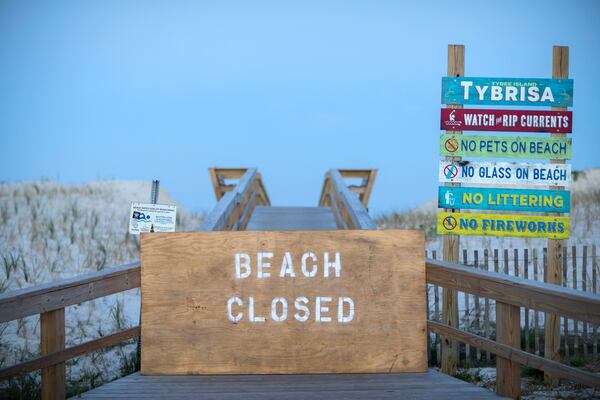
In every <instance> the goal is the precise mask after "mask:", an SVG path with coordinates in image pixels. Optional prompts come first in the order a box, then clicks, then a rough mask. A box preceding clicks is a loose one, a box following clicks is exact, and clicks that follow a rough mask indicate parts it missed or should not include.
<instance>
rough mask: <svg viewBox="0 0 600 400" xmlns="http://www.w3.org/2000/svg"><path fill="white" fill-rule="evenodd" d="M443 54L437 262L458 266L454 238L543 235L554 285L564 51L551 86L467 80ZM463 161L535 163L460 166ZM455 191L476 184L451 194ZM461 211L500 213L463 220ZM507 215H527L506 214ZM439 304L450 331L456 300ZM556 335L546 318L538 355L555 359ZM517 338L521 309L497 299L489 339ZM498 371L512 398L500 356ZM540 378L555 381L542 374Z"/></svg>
mask: <svg viewBox="0 0 600 400" xmlns="http://www.w3.org/2000/svg"><path fill="white" fill-rule="evenodd" d="M450 51H455V46H450V47H449V65H448V72H449V73H448V75H449V76H447V77H443V78H442V103H443V104H446V105H447V108H445V109H442V112H441V115H440V117H441V120H440V127H441V128H442V129H446V134H444V135H442V136H441V137H440V142H439V149H440V155H441V156H444V157H445V159H444V160H442V161H440V163H439V170H438V174H439V182H440V183H441V184H443V186H440V187H439V189H438V206H439V208H442V209H443V210H444V211H441V212H439V213H438V224H437V232H438V233H439V234H442V235H446V237H444V242H443V245H444V248H443V251H444V260H447V261H452V262H457V261H458V253H457V252H458V238H459V235H479V236H481V235H484V236H485V235H490V236H511V237H532V238H545V239H547V240H548V266H547V274H546V275H547V276H546V282H549V283H554V284H558V285H560V284H561V280H562V275H563V271H562V270H561V268H562V262H563V259H562V257H563V245H564V243H563V240H565V239H567V238H568V237H569V230H570V227H569V217H568V216H563V215H562V214H563V213H567V212H569V211H570V205H569V204H568V203H569V202H570V196H569V195H568V192H567V193H565V188H567V187H568V186H569V185H570V183H571V166H570V165H569V164H566V163H565V160H568V159H571V154H572V152H571V146H572V140H571V139H570V138H567V137H566V134H567V133H571V132H572V121H573V113H572V112H570V111H567V107H570V106H572V105H573V80H572V79H569V78H568V48H567V47H562V46H555V47H554V49H553V67H552V79H539V78H479V77H464V76H462V71H457V70H456V69H453V70H451V61H452V60H451V56H450ZM461 65H462V61H461ZM451 72H452V73H451ZM451 104H459V105H460V106H459V107H461V108H460V109H458V110H457V109H456V106H452V105H451ZM462 105H502V106H530V107H552V110H548V111H545V110H542V111H538V110H525V111H517V110H512V109H506V110H497V109H495V110H487V109H477V108H473V109H470V108H462ZM463 129H464V130H467V131H503V132H533V133H536V132H540V133H541V132H548V133H550V137H536V136H534V135H531V136H515V135H470V134H467V135H463V134H462V133H463V132H462V131H463ZM462 157H468V158H471V157H474V158H500V159H514V158H517V159H526V160H536V162H533V163H532V162H525V163H524V162H508V161H487V160H484V161H471V160H466V161H463V158H462ZM537 160H549V163H544V162H540V161H537ZM461 184H462V185H464V184H466V185H477V186H469V187H464V186H459V187H450V186H452V185H461ZM480 185H482V186H480ZM485 185H488V186H487V187H486V186H485ZM515 185H518V186H517V187H514V186H515ZM511 186H512V188H511ZM461 208H462V209H468V210H486V211H487V210H493V211H500V212H502V213H499V214H490V213H477V212H474V213H461V212H460V209H461ZM505 211H520V212H528V213H532V214H530V215H524V214H505V213H504V212H505ZM536 213H538V214H536ZM539 213H542V214H545V215H540V214H539ZM454 246H456V247H454ZM455 252H456V253H455ZM515 262H516V261H515ZM516 267H517V265H516V264H515V268H516ZM446 296H449V297H448V298H446ZM444 300H445V302H448V305H447V304H444V309H443V311H444V314H443V315H444V316H443V318H444V322H445V323H447V324H448V325H450V326H453V325H452V323H453V321H454V319H453V318H452V313H453V312H455V311H454V308H452V307H451V305H452V304H453V301H455V298H454V297H453V296H451V295H450V293H449V291H446V292H445V294H444ZM559 328H560V320H559V317H558V316H557V315H552V314H549V313H547V314H546V320H545V333H546V341H545V356H546V357H547V358H549V359H552V360H555V361H558V360H559V353H558V351H559V345H560V336H559ZM519 332H520V311H519V307H517V306H514V305H511V304H508V303H502V302H497V303H496V340H497V341H498V342H499V343H502V344H505V345H509V346H512V347H516V348H519V346H520V335H519ZM444 345H446V349H447V348H448V346H450V344H449V342H448V341H447V340H444V341H442V349H444ZM467 357H468V356H467ZM496 367H497V378H496V383H497V393H498V394H500V395H503V396H509V397H513V398H518V397H519V396H520V370H519V365H518V364H517V363H515V362H514V361H512V360H509V359H506V358H502V357H498V358H497V361H496ZM442 370H443V371H444V372H446V373H450V374H452V373H454V371H455V369H453V368H452V355H451V354H450V352H449V351H446V354H444V352H442ZM545 380H546V382H548V383H551V384H553V385H554V384H556V383H557V380H556V379H555V378H554V377H552V376H550V375H548V374H546V375H545Z"/></svg>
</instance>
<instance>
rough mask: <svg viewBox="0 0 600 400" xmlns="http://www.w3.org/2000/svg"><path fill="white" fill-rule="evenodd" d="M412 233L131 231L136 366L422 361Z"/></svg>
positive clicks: (201, 368) (227, 368) (341, 367)
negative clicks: (135, 254) (138, 342)
mask: <svg viewBox="0 0 600 400" xmlns="http://www.w3.org/2000/svg"><path fill="white" fill-rule="evenodd" d="M423 248H424V237H423V233H422V232H419V231H400V230H385V231H359V230H357V231H289V232H264V231H263V232H189V233H168V234H163V233H149V234H143V235H142V245H141V260H142V333H141V335H142V368H141V370H142V374H147V375H183V374H188V375H189V374H242V373H243V374H254V373H256V374H271V373H276V374H279V373H281V374H285V373H352V372H357V373H358V372H380V373H381V372H407V371H415V372H416V371H425V370H426V368H427V352H426V349H427V342H426V305H425V290H426V283H425V259H424V252H423Z"/></svg>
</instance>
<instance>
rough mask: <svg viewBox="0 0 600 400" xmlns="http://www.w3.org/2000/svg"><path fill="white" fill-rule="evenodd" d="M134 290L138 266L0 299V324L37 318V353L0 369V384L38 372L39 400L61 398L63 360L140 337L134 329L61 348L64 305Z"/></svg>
mask: <svg viewBox="0 0 600 400" xmlns="http://www.w3.org/2000/svg"><path fill="white" fill-rule="evenodd" d="M139 286H140V265H139V263H138V262H135V263H131V264H126V265H122V266H119V267H116V268H110V269H104V270H102V271H99V272H94V273H91V274H87V275H82V276H77V277H75V278H71V279H66V280H63V281H59V282H52V283H48V284H45V285H39V286H35V287H32V288H27V289H21V290H16V291H11V292H7V293H3V294H2V295H0V322H8V321H12V320H15V319H19V318H24V317H28V316H30V315H36V314H39V315H40V341H41V350H42V355H41V356H40V357H36V358H34V359H32V360H28V361H25V362H23V363H20V364H17V365H13V366H10V367H8V368H4V369H2V370H0V380H3V379H7V378H10V377H12V376H15V375H19V374H23V373H27V372H31V371H34V370H38V369H41V370H42V399H64V398H65V361H67V360H69V359H71V358H74V357H77V356H80V355H82V354H85V353H89V352H91V351H94V350H98V349H100V348H104V347H109V346H113V345H116V344H118V343H121V342H123V341H125V340H128V339H132V338H135V337H137V336H139V334H140V328H139V327H138V326H136V327H133V328H130V329H126V330H124V331H121V332H117V333H113V334H111V335H107V336H103V337H101V338H99V339H95V340H91V341H89V342H85V343H82V344H79V345H77V346H73V347H69V348H65V307H68V306H72V305H75V304H79V303H82V302H85V301H89V300H94V299H97V298H99V297H104V296H108V295H111V294H114V293H119V292H123V291H125V290H129V289H134V288H137V287H139Z"/></svg>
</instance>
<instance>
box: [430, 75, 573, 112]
mask: <svg viewBox="0 0 600 400" xmlns="http://www.w3.org/2000/svg"><path fill="white" fill-rule="evenodd" d="M442 103H443V104H475V105H477V104H481V105H484V104H485V105H498V106H500V105H505V106H541V107H550V106H552V107H571V106H572V105H573V80H572V79H529V78H466V77H443V78H442Z"/></svg>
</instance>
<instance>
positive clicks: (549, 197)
mask: <svg viewBox="0 0 600 400" xmlns="http://www.w3.org/2000/svg"><path fill="white" fill-rule="evenodd" d="M438 207H439V208H446V209H450V208H454V209H457V210H460V209H463V210H502V211H529V212H556V213H568V212H569V210H570V209H571V194H570V192H568V191H565V190H531V189H503V188H493V189H492V188H478V187H452V186H440V187H439V188H438Z"/></svg>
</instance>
